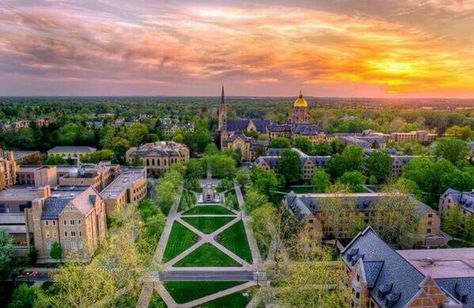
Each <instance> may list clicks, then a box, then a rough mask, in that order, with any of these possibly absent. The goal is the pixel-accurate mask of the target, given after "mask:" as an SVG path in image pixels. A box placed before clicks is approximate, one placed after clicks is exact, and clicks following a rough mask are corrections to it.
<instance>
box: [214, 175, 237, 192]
mask: <svg viewBox="0 0 474 308" xmlns="http://www.w3.org/2000/svg"><path fill="white" fill-rule="evenodd" d="M233 188H234V181H232V180H230V179H227V178H224V179H222V180H220V181H219V183H218V184H217V187H216V190H217V192H224V191H227V190H229V189H233Z"/></svg>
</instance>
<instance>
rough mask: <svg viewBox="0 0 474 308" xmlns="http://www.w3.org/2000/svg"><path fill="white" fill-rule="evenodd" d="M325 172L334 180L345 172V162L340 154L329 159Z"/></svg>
mask: <svg viewBox="0 0 474 308" xmlns="http://www.w3.org/2000/svg"><path fill="white" fill-rule="evenodd" d="M326 170H327V172H328V173H329V174H330V175H331V178H332V179H333V180H335V179H337V178H339V177H340V176H342V175H343V174H344V172H346V170H347V168H346V160H345V159H344V157H342V155H341V154H338V153H336V154H334V155H332V156H331V158H329V160H328V163H327V167H326Z"/></svg>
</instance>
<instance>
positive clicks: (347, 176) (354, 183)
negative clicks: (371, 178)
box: [338, 171, 367, 192]
mask: <svg viewBox="0 0 474 308" xmlns="http://www.w3.org/2000/svg"><path fill="white" fill-rule="evenodd" d="M366 179H367V178H366V177H365V176H364V175H363V174H362V173H360V172H359V171H347V172H345V173H344V174H343V175H342V176H341V177H340V178H339V180H338V181H339V183H341V184H345V185H347V186H348V187H349V189H350V191H351V192H363V191H364V183H365V180H366Z"/></svg>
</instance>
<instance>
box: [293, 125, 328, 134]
mask: <svg viewBox="0 0 474 308" xmlns="http://www.w3.org/2000/svg"><path fill="white" fill-rule="evenodd" d="M293 130H294V133H295V134H297V135H305V136H311V135H316V134H318V133H321V132H323V129H322V128H321V127H320V126H319V125H316V124H296V125H295V126H294V129H293Z"/></svg>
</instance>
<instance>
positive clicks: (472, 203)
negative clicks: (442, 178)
mask: <svg viewBox="0 0 474 308" xmlns="http://www.w3.org/2000/svg"><path fill="white" fill-rule="evenodd" d="M448 195H450V196H451V198H452V199H453V201H454V202H455V203H457V204H459V206H460V207H461V208H462V209H463V210H466V211H469V212H471V213H474V192H472V191H467V192H461V191H458V190H455V189H452V188H448V189H447V190H446V191H445V192H444V193H443V194H442V197H444V198H446V197H447V196H448Z"/></svg>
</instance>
